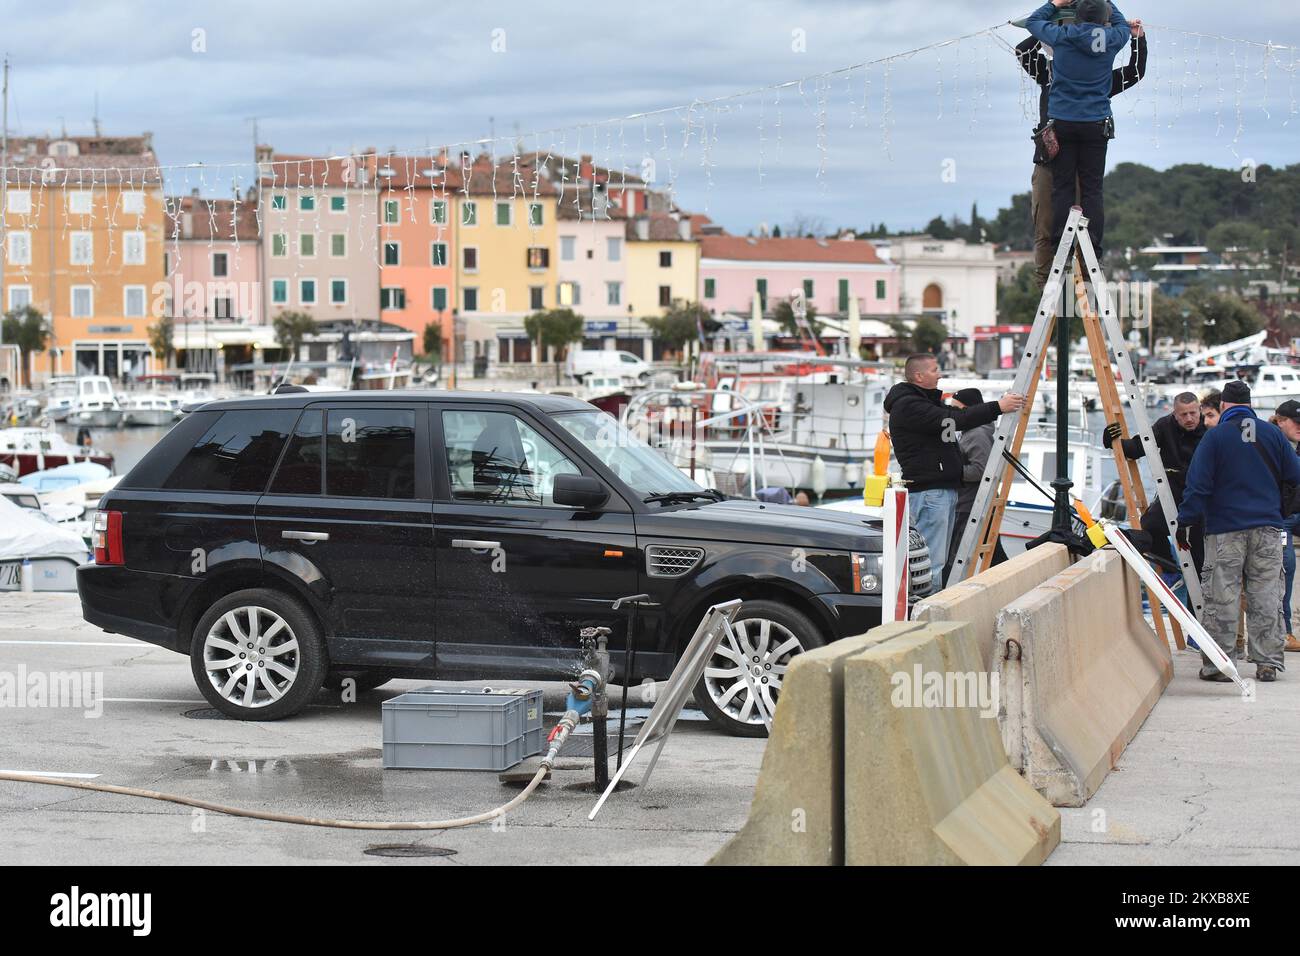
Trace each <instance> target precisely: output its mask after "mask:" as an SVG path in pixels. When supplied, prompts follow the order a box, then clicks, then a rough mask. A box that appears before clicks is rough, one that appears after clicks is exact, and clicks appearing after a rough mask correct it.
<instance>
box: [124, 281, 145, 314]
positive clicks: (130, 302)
mask: <svg viewBox="0 0 1300 956" xmlns="http://www.w3.org/2000/svg"><path fill="white" fill-rule="evenodd" d="M122 315H123V316H125V317H126V318H128V319H143V318H144V286H142V285H129V286H126V287H124V288H123V289H122Z"/></svg>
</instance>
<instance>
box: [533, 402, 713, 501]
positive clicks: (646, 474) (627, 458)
mask: <svg viewBox="0 0 1300 956" xmlns="http://www.w3.org/2000/svg"><path fill="white" fill-rule="evenodd" d="M552 420H553V421H554V422H555V423H556V424H557V425H559V426H560V427H561V428H563V429H564V430H565V431H566V432H568V433H569V434H570V435H572V436H573V437H574V438H576V439H577V440H578V441H580V442H581V443H582V445H583V447H584V448H586V449H587V450H588V451H590V452H591V453H592V454H593V455H595V456H596V457H597V458H599V459H600V461H601V463H602V464H603V465H604V466H605V467H606V468H608V469H609V470H610V471H612V472H613V473H614V474H616V475H618V477H619V478H620V479H621V480H622V481H623V483H624V484H626V485H627V486H628V487H629V488H632V489H633V490H635V491H639V492H641V493H642V494H647V495H648V494H656V493H663V492H671V491H703V490H704V489H702V488H701V487H700V486H699V485H697V484H696V483H695V482H693V481H691V479H689V478H687V477H686V476H685V475H684V474H682V473H681V472H680V471H678V470H677V469H676V468H674V467H673V466H672V464H671V463H670V462H669V461H668V459H666V458H664V456H663V455H661V454H659V452H657V451H655V450H654V449H653V448H651V447H650V446H649V445H647V444H646V443H645V442H643V441H641V439H639V438H637V437H636V436H635V435H633V434H632V433H631V432H630V431H628V430H627V429H626V428H624V427H623V425H622V424H621V423H620V422H619V421H618V420H617V419H616V418H614V417H613V416H612V415H610V414H608V413H606V412H602V411H600V409H597V408H593V409H592V410H591V411H589V412H585V411H584V412H561V413H560V414H558V415H553V416H552Z"/></svg>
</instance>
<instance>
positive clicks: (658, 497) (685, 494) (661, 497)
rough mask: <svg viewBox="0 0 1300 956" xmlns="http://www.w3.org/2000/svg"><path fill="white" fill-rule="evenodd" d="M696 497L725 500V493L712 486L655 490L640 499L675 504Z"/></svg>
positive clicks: (647, 501) (646, 501)
mask: <svg viewBox="0 0 1300 956" xmlns="http://www.w3.org/2000/svg"><path fill="white" fill-rule="evenodd" d="M696 498H707V499H708V500H709V501H726V500H727V496H726V495H724V494H723V493H722V492H720V491H715V490H713V489H712V488H709V489H706V490H703V491H656V492H655V493H654V494H651V495H646V496H645V497H644V498H642V499H641V500H642V501H644V502H645V503H646V504H650V503H651V502H652V501H657V502H659V503H660V504H665V505H675V504H679V503H681V502H683V501H694V500H695V499H696Z"/></svg>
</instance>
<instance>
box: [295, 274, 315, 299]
mask: <svg viewBox="0 0 1300 956" xmlns="http://www.w3.org/2000/svg"><path fill="white" fill-rule="evenodd" d="M298 301H299V302H301V303H302V304H303V305H315V304H316V280H315V279H303V280H302V281H300V282H299V283H298Z"/></svg>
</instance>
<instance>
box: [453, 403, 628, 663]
mask: <svg viewBox="0 0 1300 956" xmlns="http://www.w3.org/2000/svg"><path fill="white" fill-rule="evenodd" d="M430 411H431V412H432V422H431V425H432V431H433V444H434V447H435V452H434V473H435V474H434V487H435V498H436V500H435V504H434V538H435V542H436V551H437V562H438V582H439V586H440V590H439V603H438V608H439V617H440V619H441V621H442V627H441V631H440V634H439V639H438V648H437V655H438V673H439V675H442V676H459V677H464V678H467V679H478V678H484V677H489V676H494V675H500V676H510V677H517V678H520V677H536V678H550V679H554V678H556V677H558V676H565V675H571V674H573V673H574V671H573V665H574V663H575V662H576V661H577V660H578V659H579V656H580V643H579V631H580V629H581V628H583V627H589V626H608V627H610V628H611V630H612V631H613V634H612V636H611V647H616V648H621V647H622V646H623V645H622V641H623V634H624V628H625V614H626V612H619V613H617V614H616V613H614V612H613V610H612V609H611V603H612V602H613V600H614V599H615V598H618V597H622V596H625V595H630V594H634V593H636V592H637V590H638V571H637V568H638V552H637V548H636V535H635V530H634V527H633V517H632V511H631V509H630V508H629V507H628V505H627V503H626V502H625V501H623V500H622V498H620V497H619V496H618V495H617V494H616V493H614V492H612V491H611V495H610V498H609V500H608V501H607V502H606V504H605V506H603V507H602V508H601V509H599V510H590V511H584V510H581V509H578V508H575V507H569V506H565V505H557V504H555V502H554V500H553V499H552V498H551V485H552V483H553V481H554V479H555V477H556V476H557V475H560V474H585V475H588V476H591V477H599V476H598V475H597V473H596V472H595V471H594V470H593V469H592V468H591V467H590V466H589V465H588V464H586V463H584V462H583V460H582V459H581V457H580V456H579V455H577V454H575V453H574V451H573V450H572V448H570V447H568V446H567V444H566V443H565V442H564V441H563V440H562V438H560V437H559V436H558V435H557V434H556V433H555V432H554V431H552V430H551V429H549V428H548V426H547V425H546V424H545V422H544V421H543V420H542V419H541V418H540V417H533V416H531V415H529V414H527V413H526V412H524V411H523V410H521V409H516V408H514V407H511V406H504V405H500V404H492V405H488V404H486V403H485V404H483V405H476V404H451V403H447V404H445V405H442V406H441V407H439V406H437V405H434V406H431V409H430Z"/></svg>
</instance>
